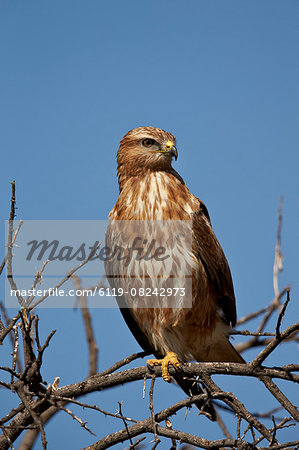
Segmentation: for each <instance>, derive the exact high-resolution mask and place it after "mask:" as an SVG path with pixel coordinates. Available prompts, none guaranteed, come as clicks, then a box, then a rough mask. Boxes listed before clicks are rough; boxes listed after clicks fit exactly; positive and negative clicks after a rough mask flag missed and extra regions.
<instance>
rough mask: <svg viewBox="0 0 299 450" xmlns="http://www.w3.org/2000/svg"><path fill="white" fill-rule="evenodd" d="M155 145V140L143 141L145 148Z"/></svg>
mask: <svg viewBox="0 0 299 450" xmlns="http://www.w3.org/2000/svg"><path fill="white" fill-rule="evenodd" d="M154 143H155V141H154V139H143V141H142V145H144V147H151V146H152V145H154Z"/></svg>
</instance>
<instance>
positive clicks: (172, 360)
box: [146, 352, 181, 383]
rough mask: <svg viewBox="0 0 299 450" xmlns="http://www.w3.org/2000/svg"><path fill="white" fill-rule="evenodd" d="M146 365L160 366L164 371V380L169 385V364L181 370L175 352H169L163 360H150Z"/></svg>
mask: <svg viewBox="0 0 299 450" xmlns="http://www.w3.org/2000/svg"><path fill="white" fill-rule="evenodd" d="M146 363H147V364H148V365H149V366H151V367H153V366H159V365H160V366H161V370H162V378H163V380H164V381H167V382H168V383H170V380H171V379H170V375H169V372H168V366H169V364H171V365H172V366H173V367H175V368H176V369H181V365H180V363H179V360H178V357H177V355H176V354H175V353H174V352H168V353H167V354H166V356H165V357H164V358H163V359H148V360H147V361H146Z"/></svg>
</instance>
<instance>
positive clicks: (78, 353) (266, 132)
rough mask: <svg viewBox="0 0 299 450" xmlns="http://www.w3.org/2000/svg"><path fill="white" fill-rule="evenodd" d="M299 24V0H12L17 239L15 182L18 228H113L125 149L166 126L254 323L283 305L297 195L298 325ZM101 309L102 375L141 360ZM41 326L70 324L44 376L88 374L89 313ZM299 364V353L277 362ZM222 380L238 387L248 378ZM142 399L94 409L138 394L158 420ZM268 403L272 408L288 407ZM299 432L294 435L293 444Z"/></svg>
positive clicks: (250, 401)
mask: <svg viewBox="0 0 299 450" xmlns="http://www.w3.org/2000/svg"><path fill="white" fill-rule="evenodd" d="M298 23H299V5H298V2H296V1H290V0H284V1H277V0H264V1H262V2H252V1H244V0H242V1H237V0H227V1H225V2H224V1H222V0H214V1H213V2H212V1H203V0H188V1H187V2H182V1H178V0H164V1H157V0H152V1H151V2H146V1H140V0H139V1H137V0H130V1H126V2H124V1H120V0H118V1H115V0H114V1H110V2H104V1H99V0H97V1H96V0H89V1H88V2H83V1H78V0H64V1H62V2H61V1H57V0H51V2H40V1H32V0H26V2H25V1H20V0H16V1H14V2H11V1H9V0H2V1H1V4H0V65H1V69H0V105H1V106H0V148H1V177H0V189H1V208H0V214H1V219H2V225H1V230H2V231H1V233H2V236H4V220H5V219H6V218H7V217H8V214H9V198H10V181H11V180H12V179H15V180H16V189H17V206H18V209H17V218H18V219H105V218H106V217H107V215H108V213H109V211H110V209H111V208H112V206H113V205H114V203H115V200H116V198H117V193H118V186H117V178H116V159H115V155H116V151H117V148H118V144H119V141H120V139H121V138H122V136H123V135H124V134H125V133H126V132H127V131H128V130H129V129H132V128H135V127H136V126H141V125H151V126H157V127H160V128H163V129H165V130H168V131H170V132H172V133H173V134H175V135H176V137H177V144H178V145H177V146H178V150H179V158H178V161H177V162H176V163H175V168H176V170H177V171H178V172H179V173H180V174H181V175H182V176H183V178H184V179H185V181H186V183H187V185H188V187H189V188H190V190H191V192H192V193H194V194H195V195H197V196H198V197H199V198H201V199H202V200H203V201H204V202H205V203H206V204H207V207H208V209H209V211H210V215H211V218H212V223H213V226H214V229H215V231H216V234H217V236H218V238H219V240H220V242H221V244H222V246H223V248H224V250H225V252H226V255H227V258H228V260H229V262H230V266H231V270H232V274H233V279H234V283H235V291H236V297H237V306H238V313H239V316H243V315H245V314H247V313H249V312H250V311H253V310H255V309H257V308H261V307H263V306H265V305H266V304H267V303H268V302H269V301H270V300H271V299H272V297H273V286H272V266H273V257H274V246H275V238H276V226H277V206H278V200H279V197H280V195H283V196H284V207H283V214H284V217H283V229H282V251H283V254H284V259H285V265H284V273H283V274H282V275H281V276H280V286H281V287H283V286H284V285H285V284H287V283H290V284H291V286H292V293H291V295H292V303H291V305H290V307H289V312H288V314H287V316H286V318H285V319H284V326H287V325H289V324H290V323H291V322H292V321H294V320H295V319H298V316H299V307H298V298H299V297H298V296H299V292H298V287H299V283H298V252H299V242H298V230H299V213H298V209H299V190H298V168H299V152H298V130H299V126H298V111H299V98H298V97H299V96H298V93H299V92H298V87H299V82H298V80H299V58H298V50H299V48H298V47H299V45H298V44H299V42H298V38H299V28H298ZM2 242H3V241H2ZM2 252H3V254H4V251H3V248H2ZM1 297H2V298H3V294H2V295H1ZM92 314H93V320H94V327H95V329H96V337H97V341H98V345H99V348H100V369H104V368H106V367H107V366H108V365H109V364H110V363H112V362H114V361H115V360H117V359H121V358H122V357H124V356H126V355H128V354H131V353H133V352H135V351H138V349H139V347H138V344H137V343H136V342H135V340H134V338H133V337H132V336H131V334H130V332H129V330H128V329H127V328H126V326H125V324H124V323H123V322H122V319H121V317H120V314H119V312H118V311H117V310H113V309H111V310H108V309H107V310H105V309H103V310H93V311H92ZM40 317H41V336H42V337H45V336H46V335H47V333H48V332H50V331H51V330H52V329H54V328H55V329H57V335H56V336H55V338H54V340H53V343H52V346H51V347H50V349H49V350H48V351H47V353H46V359H45V368H44V371H43V376H44V378H45V379H46V380H47V381H48V382H51V381H52V380H53V379H54V377H55V376H60V377H61V384H62V385H64V384H67V383H70V382H75V381H77V380H79V379H80V378H82V377H83V376H85V374H87V371H88V367H87V364H88V358H87V349H86V343H85V339H84V336H83V331H82V330H83V328H82V323H81V322H82V321H81V317H80V314H79V312H78V311H77V312H74V311H73V310H71V309H70V310H51V309H48V310H41V311H40ZM66 349H67V353H66V354H65V352H66ZM3 351H4V350H3V349H1V352H2V353H3ZM254 354H255V352H252V353H248V354H245V358H247V359H249V358H250V357H253V355H254ZM1 358H2V357H1ZM294 361H297V362H298V348H296V347H295V345H289V346H287V347H285V351H284V352H277V353H275V354H274V355H272V357H271V360H269V362H271V363H272V364H277V365H278V364H280V363H284V362H285V363H291V362H294ZM218 381H219V382H221V383H222V384H221V385H222V386H223V387H225V388H227V389H228V390H232V389H233V387H234V385H235V384H236V381H235V380H234V379H225V380H224V379H223V378H222V379H220V378H218ZM249 385H250V386H251V389H250V390H249V389H248V386H249ZM238 389H239V392H240V396H241V398H242V400H243V401H244V403H245V404H246V406H247V407H248V408H249V409H253V410H255V409H256V403H255V401H254V397H253V392H254V393H258V395H260V394H259V393H262V392H263V388H262V387H261V386H260V385H258V384H254V383H249V382H247V381H246V382H244V380H243V381H242V380H241V382H240V383H238ZM157 391H158V392H159V395H160V396H161V398H160V400H159V402H158V400H157V403H158V404H161V405H166V404H167V401H168V400H169V399H171V400H172V399H174V398H177V399H181V398H183V395H182V394H181V393H180V391H179V390H178V389H176V388H175V387H171V386H168V385H163V383H162V382H159V383H158V384H157ZM141 392H142V386H141V385H138V386H137V387H133V386H131V387H128V388H123V389H117V390H113V391H112V392H111V393H107V394H102V393H98V394H96V395H94V396H93V398H90V402H91V403H95V402H98V404H99V405H100V406H103V407H107V408H109V409H110V410H112V411H115V409H116V408H117V404H116V401H117V400H124V402H125V403H124V406H123V408H124V412H125V413H126V414H127V415H129V416H130V415H131V416H134V417H136V415H137V414H136V410H138V409H140V411H141V412H140V414H141V415H144V416H145V415H146V414H147V415H148V413H149V412H148V410H147V404H146V401H145V400H142V399H141ZM1 396H3V398H4V399H5V401H6V403H7V404H8V402H9V400H8V397H6V395H5V394H4V392H3V391H1ZM132 399H133V400H132ZM266 399H267V400H265V403H264V407H265V409H267V408H268V409H271V407H272V406H276V404H274V402H271V400H270V399H269V396H266ZM15 401H16V400H15ZM144 405H145V406H144ZM161 405H160V406H161ZM1 406H2V407H3V402H1ZM157 408H158V405H157ZM1 409H2V408H1ZM77 412H78V414H80V416H81V417H87V418H89V417H90V415H89V414H88V412H85V411H83V413H82V412H79V411H77ZM282 415H283V416H284V415H285V414H284V413H282ZM203 421H204V422H203ZM115 422H116V421H115ZM115 422H114V421H110V420H109V419H104V418H102V417H100V416H99V415H98V416H96V415H94V414H93V415H92V418H90V422H89V425H90V427H91V428H92V429H93V430H94V431H95V432H96V431H97V430H98V438H99V437H100V436H102V435H103V434H104V433H108V432H109V431H111V430H116V429H117V426H119V427H121V426H122V425H121V424H118V423H115ZM173 425H174V427H176V426H177V427H180V426H182V427H184V428H185V430H186V431H189V432H192V431H193V432H196V431H197V432H199V433H201V432H203V430H204V432H203V436H204V437H207V438H216V437H217V436H215V434H214V432H213V431H212V430H213V428H211V427H210V424H208V423H207V421H205V420H204V419H199V418H198V417H197V415H196V412H195V411H193V412H192V414H191V415H190V416H188V418H187V421H186V422H184V414H181V415H178V416H177V417H175V418H174V419H173ZM235 426H236V424H234V425H232V431H234V429H235V428H234V427H235ZM47 430H48V431H47V432H48V441H49V449H54V448H63V447H64V444H65V443H64V438H65V435H67V442H68V443H71V447H72V448H80V447H83V446H86V445H88V444H91V443H92V442H93V440H94V438H93V437H92V436H90V435H88V434H87V433H86V432H84V431H83V430H82V429H81V428H80V427H79V425H78V426H77V424H75V423H74V422H73V421H72V419H71V418H70V417H66V416H65V415H62V414H61V415H60V416H59V418H56V419H54V420H53V422H52V423H51V424H49V426H48V427H47ZM55 430H58V431H55ZM297 432H298V431H297ZM295 433H296V432H295V431H294V430H292V429H288V430H287V431H286V432H285V433H281V436H289V439H290V440H291V439H294V438H295ZM219 436H221V433H220V432H219ZM148 441H149V439H148V440H147V442H148ZM71 447H69V448H71ZM36 448H40V444H38V445H37V446H36Z"/></svg>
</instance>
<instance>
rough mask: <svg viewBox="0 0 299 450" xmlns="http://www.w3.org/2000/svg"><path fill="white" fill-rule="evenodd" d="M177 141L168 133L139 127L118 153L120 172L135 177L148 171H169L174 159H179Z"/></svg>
mask: <svg viewBox="0 0 299 450" xmlns="http://www.w3.org/2000/svg"><path fill="white" fill-rule="evenodd" d="M175 142H176V139H175V137H174V136H173V135H172V134H171V133H168V132H167V131H164V130H161V129H160V128H154V127H139V128H135V129H134V130H131V131H129V132H128V133H127V134H126V135H125V136H124V137H123V139H122V140H121V142H120V147H119V150H118V153H117V162H118V172H119V175H121V173H122V172H126V175H129V176H134V175H138V174H141V173H143V172H146V171H148V170H169V169H170V167H171V161H172V158H175V159H177V156H178V152H177V149H176V147H175Z"/></svg>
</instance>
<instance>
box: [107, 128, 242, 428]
mask: <svg viewBox="0 0 299 450" xmlns="http://www.w3.org/2000/svg"><path fill="white" fill-rule="evenodd" d="M175 144H176V139H175V137H174V136H173V135H172V134H171V133H169V132H166V131H164V130H161V129H159V128H154V127H140V128H135V129H134V130H131V131H129V132H128V133H127V134H126V135H125V136H124V138H123V139H122V140H121V142H120V147H119V150H118V153H117V170H118V182H119V197H118V199H117V202H116V204H115V206H114V207H113V209H112V210H111V212H110V214H109V225H108V228H107V232H106V246H107V248H109V249H113V248H115V247H117V248H118V249H122V250H123V252H124V253H123V254H122V257H118V258H117V257H116V254H115V252H114V258H113V257H111V258H107V259H106V261H105V270H106V275H107V278H108V280H109V283H110V285H111V287H112V288H114V292H116V291H117V294H116V295H117V296H116V300H117V302H118V304H119V306H120V309H121V312H122V314H123V317H124V319H125V321H126V323H127V325H128V326H129V328H130V330H131V332H132V333H133V335H134V336H135V338H136V340H137V341H138V343H139V344H140V346H141V347H142V348H143V349H144V350H146V351H149V352H150V353H152V354H154V355H155V357H156V358H158V359H154V360H148V364H149V365H151V366H153V365H156V364H161V366H162V376H163V378H164V380H165V381H170V380H171V377H170V375H169V372H168V366H169V364H171V365H173V366H174V367H176V368H177V369H180V367H181V366H180V363H181V362H187V361H192V360H193V361H194V360H195V361H226V362H238V363H243V362H244V360H243V358H242V357H241V356H240V355H239V353H238V352H237V351H236V350H235V348H234V347H233V346H232V344H231V343H230V342H229V332H230V330H231V327H233V326H234V325H235V323H236V306H235V295H234V288H233V283H232V278H231V273H230V269H229V265H228V262H227V260H226V258H225V255H224V252H223V250H222V248H221V246H220V244H219V242H218V240H217V238H216V236H215V234H214V232H213V229H212V226H211V222H210V217H209V214H208V211H207V208H206V206H205V205H204V203H203V202H201V201H200V200H199V199H198V198H197V197H195V196H194V195H192V194H191V193H190V191H189V189H188V188H187V186H186V184H185V182H184V180H183V179H182V178H181V177H180V175H179V174H178V173H177V172H176V171H175V170H174V169H173V167H172V159H173V158H175V159H177V156H178V152H177V148H176V146H175ZM185 224H186V227H185ZM188 226H189V227H190V236H188ZM137 237H138V238H139V240H140V242H143V245H144V247H146V245H147V244H148V243H151V242H153V241H155V243H156V244H157V245H159V246H160V247H159V248H164V249H166V254H165V255H162V257H160V258H153V257H152V258H142V257H140V256H142V255H141V250H140V249H139V257H137V256H138V251H137V253H136V252H135V256H134V248H133V247H134V246H133V242H135V243H136V242H137V241H136V238H137ZM163 245H164V247H163ZM135 250H136V249H135ZM145 250H146V249H145V248H144V252H145ZM111 252H112V253H113V251H112V250H111ZM161 254H162V253H159V256H161ZM129 256H130V258H129ZM163 258H164V259H163ZM184 280H185V281H184ZM188 280H189V284H188ZM183 282H185V291H184V292H185V297H180V296H178V295H175V291H174V288H177V289H180V288H181V287H182V283H183ZM157 287H158V292H157V291H156V292H155V288H157ZM132 288H133V289H132ZM134 288H135V290H134ZM140 288H141V291H140ZM167 288H169V289H171V290H170V291H167ZM142 289H147V290H148V293H149V295H148V296H147V295H146V292H145V291H144V290H142ZM163 289H164V290H163ZM153 292H154V293H153ZM168 292H169V293H170V294H169V295H168V294H167V293H168ZM151 294H152V295H151ZM174 378H175V380H176V381H177V383H178V384H179V385H180V386H181V387H182V388H183V389H184V391H185V392H186V393H187V394H189V395H192V394H197V393H199V392H201V391H200V388H199V386H198V384H197V383H194V382H192V380H190V379H189V380H185V379H184V378H183V377H182V376H181V374H180V371H179V370H178V371H177V375H176V376H174ZM197 406H198V405H197ZM199 406H200V405H199ZM201 406H202V405H201ZM202 408H203V409H204V410H206V411H207V410H210V411H209V412H210V416H211V417H212V418H214V419H215V414H214V412H213V408H212V407H211V406H210V407H209V406H207V405H205V406H204V407H203V406H202Z"/></svg>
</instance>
